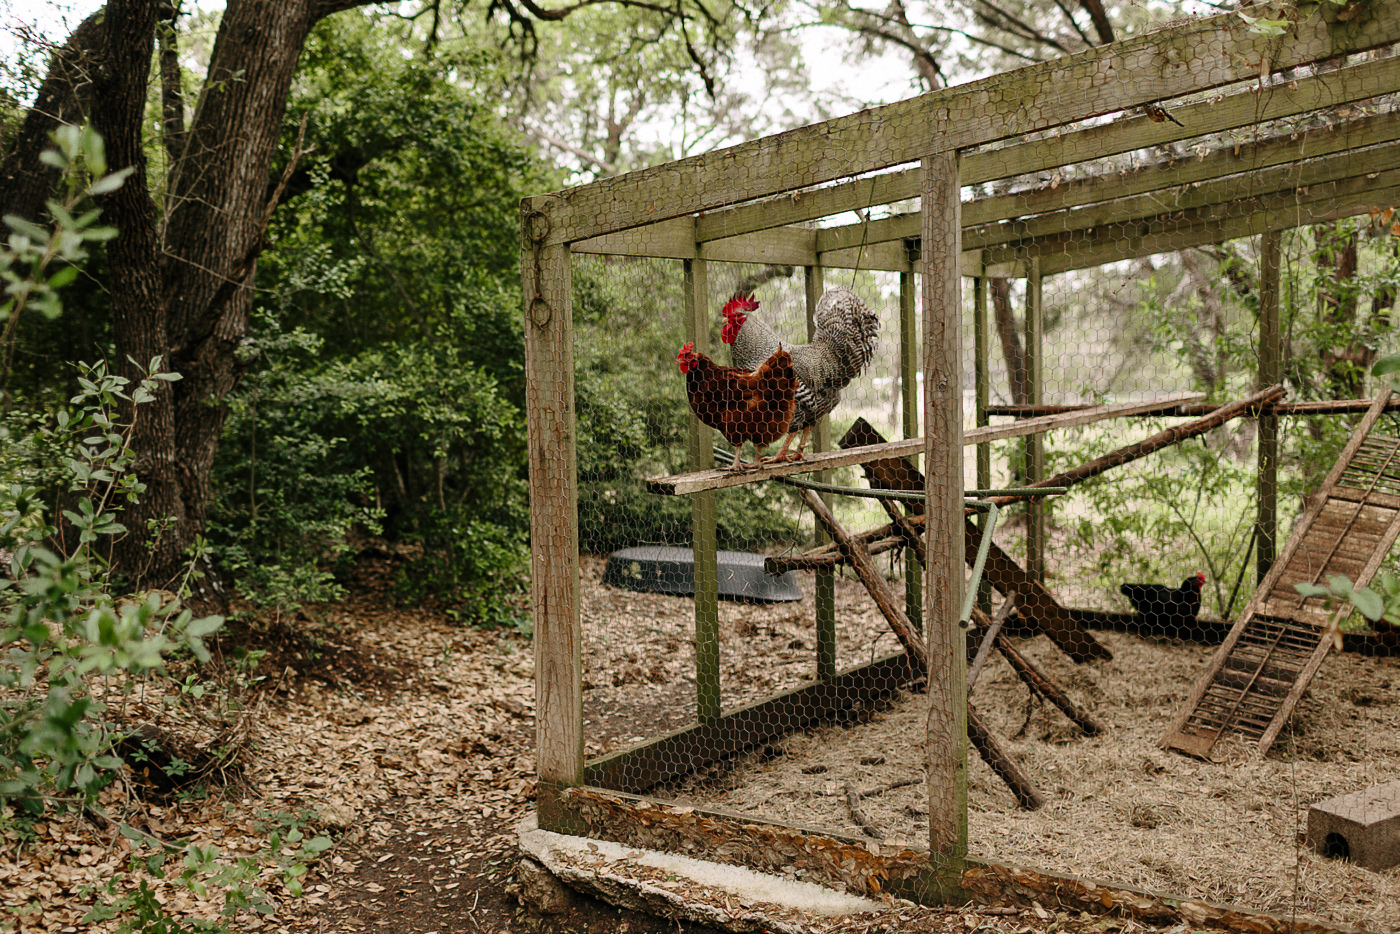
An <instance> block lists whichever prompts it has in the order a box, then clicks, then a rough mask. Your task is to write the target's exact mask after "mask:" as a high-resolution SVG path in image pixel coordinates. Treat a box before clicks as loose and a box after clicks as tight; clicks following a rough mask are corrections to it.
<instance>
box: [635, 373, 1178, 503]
mask: <svg viewBox="0 0 1400 934" xmlns="http://www.w3.org/2000/svg"><path fill="white" fill-rule="evenodd" d="M1201 398H1203V394H1202V393H1190V392H1186V393H1176V394H1174V395H1170V396H1164V397H1163V398H1161V399H1151V400H1148V401H1145V402H1123V403H1117V404H1114V405H1100V406H1093V407H1091V408H1089V409H1080V410H1076V411H1074V412H1066V413H1064V414H1063V415H1046V416H1043V417H1041V418H1029V419H1025V420H1023V421H1019V422H1015V423H1013V424H1010V425H992V426H988V427H986V428H970V429H968V430H966V431H964V432H962V433H961V436H962V442H963V444H965V445H966V444H982V443H985V442H988V441H999V440H1001V439H1003V438H1018V437H1021V436H1022V435H1029V434H1039V433H1042V432H1046V431H1052V430H1054V429H1057V428H1073V427H1077V426H1080V425H1088V424H1091V423H1093V422H1098V421H1103V420H1105V419H1109V418H1118V417H1120V416H1123V415H1132V414H1138V413H1143V412H1159V411H1161V410H1163V409H1169V408H1172V407H1174V406H1177V405H1180V404H1181V402H1182V401H1183V400H1195V399H1201ZM924 446H925V442H924V439H923V438H906V439H905V440H903V441H889V442H886V443H884V444H873V445H867V446H864V447H857V448H846V449H844V450H840V451H826V452H822V453H817V454H808V455H805V459H804V460H801V461H795V462H791V463H785V464H770V465H765V466H763V467H761V468H759V469H757V470H748V471H744V472H734V471H730V470H729V469H727V468H715V469H711V470H701V471H694V472H691V473H685V474H676V475H673V476H669V477H653V478H652V479H650V480H648V481H647V490H648V491H649V492H651V493H656V494H659V495H662V496H678V495H681V494H685V493H696V492H699V491H701V490H718V489H725V488H727V487H734V486H745V485H747V484H750V483H757V482H759V481H763V480H771V479H773V478H775V477H790V476H793V475H795V474H804V473H814V472H816V471H819V470H830V469H834V468H836V467H847V466H850V465H852V464H864V463H867V462H869V461H872V460H880V459H882V458H886V457H905V456H907V455H909V454H915V453H918V452H920V451H922V450H923V449H924Z"/></svg>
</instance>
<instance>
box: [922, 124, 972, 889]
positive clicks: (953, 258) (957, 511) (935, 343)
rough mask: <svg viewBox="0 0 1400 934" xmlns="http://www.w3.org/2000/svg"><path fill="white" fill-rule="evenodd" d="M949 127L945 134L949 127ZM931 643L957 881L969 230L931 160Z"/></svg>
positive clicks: (937, 787) (927, 172)
mask: <svg viewBox="0 0 1400 934" xmlns="http://www.w3.org/2000/svg"><path fill="white" fill-rule="evenodd" d="M945 128H946V127H945ZM921 171H922V177H921V182H920V199H921V205H922V211H921V212H922V214H923V219H924V226H923V231H922V240H921V246H922V256H921V258H920V265H921V267H922V268H921V269H920V272H922V273H923V283H922V285H923V298H924V302H923V307H924V348H923V358H924V418H923V422H924V444H923V450H924V468H925V471H926V473H925V478H924V491H925V498H924V519H925V525H924V532H925V534H924V541H925V543H926V545H927V548H926V557H925V565H924V626H923V630H924V641H925V644H926V646H927V648H928V655H929V669H928V674H929V677H928V684H929V688H928V699H929V700H928V719H927V729H928V733H927V745H926V746H925V762H926V766H927V775H928V821H929V850H930V855H931V858H932V860H933V862H934V869H935V871H938V872H941V873H942V874H943V875H944V877H945V878H947V879H949V880H952V879H956V878H957V876H958V875H961V873H962V868H963V861H964V859H966V857H967V642H966V638H965V636H964V632H963V629H962V627H961V625H960V617H961V615H962V602H963V593H962V592H963V587H964V586H965V582H964V575H965V574H966V571H965V569H964V559H963V536H962V526H963V512H964V507H963V460H962V452H963V444H962V441H963V439H962V433H963V432H962V428H963V417H962V317H963V314H962V277H961V275H960V272H959V269H958V256H959V254H960V253H961V252H962V250H961V248H960V246H959V236H960V234H961V231H962V224H961V223H960V221H959V215H958V211H959V209H960V207H961V202H960V199H959V192H960V190H961V186H960V184H959V181H958V156H957V153H956V152H953V151H944V152H942V153H939V154H938V155H933V156H929V157H927V158H925V159H924V160H923V166H922V169H921Z"/></svg>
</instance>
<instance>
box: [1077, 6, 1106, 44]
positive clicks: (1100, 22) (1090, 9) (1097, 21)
mask: <svg viewBox="0 0 1400 934" xmlns="http://www.w3.org/2000/svg"><path fill="white" fill-rule="evenodd" d="M1079 5H1080V6H1081V7H1083V8H1084V12H1086V13H1088V14H1089V19H1090V20H1091V21H1092V22H1093V24H1094V30H1095V31H1096V32H1097V33H1098V34H1099V43H1100V44H1101V45H1107V44H1108V43H1110V42H1112V41H1113V38H1114V36H1113V24H1112V23H1111V22H1109V21H1108V13H1106V12H1105V11H1104V8H1103V0H1079Z"/></svg>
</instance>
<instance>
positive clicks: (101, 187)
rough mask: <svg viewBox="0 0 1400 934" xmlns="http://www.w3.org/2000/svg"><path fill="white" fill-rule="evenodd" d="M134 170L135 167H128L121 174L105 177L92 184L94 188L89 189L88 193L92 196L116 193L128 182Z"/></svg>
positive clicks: (115, 173)
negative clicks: (127, 179)
mask: <svg viewBox="0 0 1400 934" xmlns="http://www.w3.org/2000/svg"><path fill="white" fill-rule="evenodd" d="M133 168H134V166H127V167H126V168H124V169H122V170H121V171H120V172H113V173H112V174H111V175H104V176H103V177H102V178H99V179H98V180H97V181H95V182H93V183H92V186H91V187H89V188H88V193H89V194H92V195H105V194H107V193H108V192H113V191H116V190H117V189H118V188H120V187H122V183H123V182H125V181H126V178H127V176H128V175H130V174H131V172H132V169H133Z"/></svg>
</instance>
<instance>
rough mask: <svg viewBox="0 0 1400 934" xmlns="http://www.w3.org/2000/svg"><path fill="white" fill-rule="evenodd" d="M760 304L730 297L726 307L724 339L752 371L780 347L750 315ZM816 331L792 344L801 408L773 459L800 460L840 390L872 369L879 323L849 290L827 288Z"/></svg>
mask: <svg viewBox="0 0 1400 934" xmlns="http://www.w3.org/2000/svg"><path fill="white" fill-rule="evenodd" d="M757 308H758V302H757V301H755V300H754V299H753V298H752V297H750V296H746V295H736V296H734V297H733V298H731V299H730V300H729V301H728V302H727V303H725V306H724V308H723V309H721V312H720V313H721V314H722V315H724V328H723V329H722V330H721V332H720V339H721V340H723V341H724V342H725V343H726V344H729V345H730V356H731V358H732V360H733V362H734V365H735V366H736V367H738V368H739V369H741V370H742V369H752V368H754V367H757V366H758V365H759V364H760V363H761V362H762V361H764V360H766V359H768V357H770V356H771V355H772V354H773V352H774V350H775V349H777V347H778V346H779V345H778V335H777V334H774V333H773V329H772V328H770V327H768V325H766V324H764V323H763V322H762V321H760V320H759V319H758V318H754V317H750V316H749V312H752V311H754V310H756V309H757ZM813 317H814V319H815V321H816V333H815V334H814V335H813V337H812V342H811V343H810V344H789V345H788V352H789V353H790V354H792V366H793V369H794V370H796V371H797V408H796V411H795V412H794V413H793V416H792V425H791V427H790V428H789V429H788V436H787V439H786V440H785V441H784V442H783V448H782V450H781V451H779V452H778V453H777V454H776V455H774V457H773V459H774V460H801V459H802V452H803V451H804V450H806V447H807V439H808V438H809V437H810V436H811V434H812V426H814V425H815V424H816V423H817V421H818V420H819V419H821V417H822V416H823V415H826V414H828V413H829V412H831V410H832V409H834V408H836V404H837V403H838V402H840V401H841V390H843V389H845V388H846V386H847V385H849V384H850V382H851V380H853V379H855V378H856V377H857V376H859V375H860V374H861V372H862V371H863V370H864V369H865V368H866V367H867V366H869V365H870V360H871V358H872V357H873V356H874V355H875V341H876V340H877V338H878V337H879V336H880V319H879V318H878V317H877V316H876V315H875V313H874V312H873V311H871V310H870V308H869V306H867V305H866V304H865V302H863V301H861V299H860V297H859V296H858V295H856V293H855V292H852V291H851V290H850V289H846V288H839V287H838V288H833V289H827V290H826V292H825V293H824V294H823V295H822V297H821V300H820V301H818V302H817V308H816V313H815V314H814V315H813ZM799 431H800V432H802V440H801V441H800V442H798V445H797V453H796V454H795V455H790V454H789V453H788V447H789V446H791V444H792V439H793V438H795V437H796V436H797V433H798V432H799Z"/></svg>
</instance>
